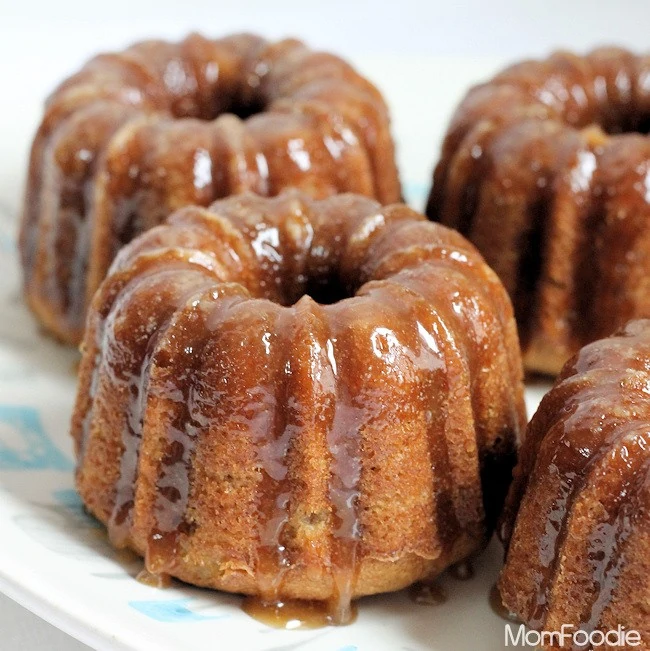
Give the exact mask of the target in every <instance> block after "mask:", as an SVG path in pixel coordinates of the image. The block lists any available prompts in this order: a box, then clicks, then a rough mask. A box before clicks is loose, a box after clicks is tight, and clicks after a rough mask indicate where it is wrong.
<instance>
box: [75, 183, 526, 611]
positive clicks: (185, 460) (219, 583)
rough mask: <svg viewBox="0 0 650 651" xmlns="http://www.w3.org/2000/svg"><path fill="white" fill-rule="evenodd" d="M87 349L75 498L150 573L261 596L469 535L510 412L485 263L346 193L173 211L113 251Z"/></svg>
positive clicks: (400, 583) (424, 557)
mask: <svg viewBox="0 0 650 651" xmlns="http://www.w3.org/2000/svg"><path fill="white" fill-rule="evenodd" d="M346 297H347V298H346ZM314 298H315V299H316V300H314ZM317 300H318V301H320V302H316V301H317ZM82 350H83V358H82V362H81V368H80V380H79V391H78V396H77V403H76V408H75V412H74V417H73V425H72V432H73V436H74V439H75V443H76V450H77V454H78V471H77V486H78V489H79V492H80V494H81V496H82V498H83V500H84V502H85V504H86V506H87V507H88V509H89V510H90V511H91V512H92V513H94V514H95V515H96V516H97V517H98V518H99V519H100V520H101V521H103V522H105V523H107V524H108V527H109V532H110V536H111V539H112V540H113V541H114V542H115V544H117V545H128V546H131V547H132V548H134V549H135V550H136V551H138V552H139V553H141V554H142V555H144V556H145V557H146V563H147V566H148V568H149V569H150V570H151V571H155V572H167V573H171V574H173V575H174V576H177V577H179V578H181V579H183V580H186V581H189V582H191V583H195V584H198V585H202V586H209V587H213V588H218V589H223V590H228V591H232V592H241V593H248V594H254V595H262V596H263V597H265V598H269V599H274V598H278V597H284V598H291V597H293V598H302V599H319V600H329V601H331V602H334V603H337V604H343V605H345V604H346V603H349V600H350V598H351V597H354V596H360V595H364V594H372V593H376V592H383V591H388V590H396V589H399V588H402V587H404V586H406V585H408V584H410V583H412V582H414V581H416V580H418V579H423V578H425V577H427V576H429V575H435V574H437V573H438V572H440V571H441V570H442V569H444V568H445V567H447V566H448V565H449V564H450V563H453V562H455V561H458V560H460V559H462V558H465V557H466V556H467V555H468V554H471V553H472V552H473V551H476V550H477V549H480V548H481V547H482V546H483V545H484V544H485V542H486V540H487V538H488V536H489V533H490V531H491V529H492V527H493V524H494V520H495V518H496V514H497V512H498V511H499V510H500V507H501V504H502V502H503V499H504V495H505V491H506V490H507V486H508V484H509V481H510V477H511V470H512V465H513V462H514V454H515V449H516V443H517V439H518V436H519V433H520V432H521V431H522V429H523V427H524V424H525V414H524V406H523V387H522V368H521V360H520V357H519V348H518V344H517V334H516V327H515V323H514V318H513V314H512V308H511V305H510V302H509V300H508V297H507V294H506V292H505V291H504V289H503V287H502V285H501V283H500V282H499V281H498V279H497V277H496V276H495V275H494V273H493V272H492V271H491V270H490V269H489V268H488V267H487V265H485V263H484V262H483V260H482V259H481V257H480V256H479V255H478V253H477V252H476V250H475V249H474V248H473V247H472V246H471V245H470V244H469V243H468V242H467V241H466V240H464V238H462V237H461V236H460V235H459V234H457V233H456V232H454V231H451V230H449V229H446V228H444V227H443V226H440V225H437V224H432V223H430V222H427V221H426V220H425V219H424V217H423V216H422V215H419V214H417V213H415V212H414V211H412V210H411V209H409V208H408V207H406V206H404V205H391V206H387V207H382V206H381V205H380V204H379V203H377V202H375V201H372V200H370V199H368V198H364V197H361V196H356V195H350V194H346V195H340V196H336V197H332V198H329V199H326V200H323V201H315V200H312V199H309V198H307V196H306V195H304V194H300V193H293V192H292V193H289V194H287V195H282V196H280V197H278V198H275V199H265V198H261V197H257V196H255V195H252V194H247V195H241V196H236V197H231V198H229V199H224V200H221V201H218V202H216V203H215V204H213V205H212V206H211V207H210V208H209V209H204V208H200V207H189V208H185V209H182V210H180V211H179V212H177V213H175V214H174V215H172V216H171V217H170V218H169V219H168V221H167V223H166V224H165V225H162V226H158V227H156V228H153V229H151V230H149V231H148V232H146V233H144V234H143V235H141V236H140V237H138V238H137V239H135V240H134V241H133V242H132V243H131V244H129V245H127V246H126V247H125V248H124V249H123V250H122V251H121V252H120V254H119V255H118V257H117V258H116V260H115V262H114V264H113V266H112V269H111V272H110V273H109V275H108V277H107V279H106V280H105V281H104V283H103V284H102V285H101V288H100V289H99V291H98V292H97V294H96V295H95V298H94V301H93V304H92V307H91V309H90V312H89V319H88V328H87V331H86V335H85V339H84V343H83V346H82Z"/></svg>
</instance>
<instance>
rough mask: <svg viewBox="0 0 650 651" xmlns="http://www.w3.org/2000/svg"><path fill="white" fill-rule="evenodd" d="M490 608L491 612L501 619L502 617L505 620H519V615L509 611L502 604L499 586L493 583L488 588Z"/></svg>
mask: <svg viewBox="0 0 650 651" xmlns="http://www.w3.org/2000/svg"><path fill="white" fill-rule="evenodd" d="M490 608H491V609H492V612H493V613H494V614H495V615H496V616H497V617H500V618H501V619H504V620H505V621H506V622H520V619H519V617H517V615H515V614H514V613H511V612H510V611H509V610H508V609H507V608H506V607H505V606H504V605H503V601H502V600H501V593H500V592H499V588H498V587H497V584H496V583H495V584H494V585H493V586H492V589H491V590H490Z"/></svg>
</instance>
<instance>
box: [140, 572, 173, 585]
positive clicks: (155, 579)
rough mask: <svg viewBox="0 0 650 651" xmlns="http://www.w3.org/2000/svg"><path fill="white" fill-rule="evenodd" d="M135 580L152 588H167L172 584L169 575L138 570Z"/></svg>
mask: <svg viewBox="0 0 650 651" xmlns="http://www.w3.org/2000/svg"><path fill="white" fill-rule="evenodd" d="M135 580H136V581H139V582H140V583H143V584H144V585H149V586H151V587H152V588H168V587H169V586H170V585H171V583H172V580H171V577H170V576H169V574H164V573H161V574H153V573H151V572H149V571H148V570H147V569H142V570H140V571H139V572H138V575H137V576H136V577H135Z"/></svg>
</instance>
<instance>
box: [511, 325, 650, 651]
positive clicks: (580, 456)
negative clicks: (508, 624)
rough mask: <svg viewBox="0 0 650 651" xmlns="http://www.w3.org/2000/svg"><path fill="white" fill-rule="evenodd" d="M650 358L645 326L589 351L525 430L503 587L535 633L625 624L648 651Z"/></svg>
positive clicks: (574, 361)
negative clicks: (565, 628) (633, 631)
mask: <svg viewBox="0 0 650 651" xmlns="http://www.w3.org/2000/svg"><path fill="white" fill-rule="evenodd" d="M649 360H650V321H648V320H639V321H633V322H631V323H629V324H628V325H627V326H626V327H625V328H624V329H623V330H621V331H620V332H618V333H617V334H615V335H614V336H612V337H610V338H608V339H603V340H600V341H597V342H595V343H592V344H590V345H588V346H586V347H585V348H583V349H582V350H581V351H580V353H579V354H578V355H577V356H576V357H574V358H573V359H572V360H571V361H569V362H568V363H567V364H566V366H565V367H564V369H563V371H562V373H561V374H560V376H559V377H558V379H557V381H556V383H555V385H554V387H553V389H552V390H551V391H550V392H549V393H548V394H547V395H546V396H545V397H544V399H543V400H542V403H541V405H540V407H539V409H538V411H537V413H536V414H535V416H534V417H533V419H532V421H531V423H530V425H529V427H528V431H527V433H526V438H525V441H524V444H523V446H522V448H521V451H520V459H519V463H518V465H517V468H516V470H515V475H514V476H515V478H514V482H513V485H512V486H511V489H510V493H509V495H508V500H507V504H506V509H505V515H504V519H503V525H502V528H501V529H502V531H501V535H502V538H503V539H504V541H505V543H506V545H507V556H506V563H505V567H504V569H503V572H502V574H501V578H500V581H499V588H500V591H501V595H502V597H503V601H504V604H505V605H506V606H507V607H508V608H509V609H510V610H512V611H513V612H514V613H516V614H517V615H518V616H519V617H520V618H521V619H522V620H523V621H524V622H525V623H526V624H528V625H529V626H531V627H532V628H534V629H537V630H546V631H556V630H560V627H561V626H562V624H567V625H573V626H574V627H575V629H574V630H578V629H580V630H585V631H587V632H590V631H593V630H602V631H608V630H615V629H616V628H617V626H619V625H621V626H623V627H625V628H626V629H627V630H636V631H638V632H639V633H640V634H641V635H642V637H643V644H642V646H640V647H638V648H643V649H646V648H649V647H650V616H649V615H650V512H649V511H648V504H650V401H649V400H648V391H649V387H650V362H649ZM545 648H547V647H545ZM548 648H549V649H550V648H553V649H554V648H559V647H554V646H550V647H548Z"/></svg>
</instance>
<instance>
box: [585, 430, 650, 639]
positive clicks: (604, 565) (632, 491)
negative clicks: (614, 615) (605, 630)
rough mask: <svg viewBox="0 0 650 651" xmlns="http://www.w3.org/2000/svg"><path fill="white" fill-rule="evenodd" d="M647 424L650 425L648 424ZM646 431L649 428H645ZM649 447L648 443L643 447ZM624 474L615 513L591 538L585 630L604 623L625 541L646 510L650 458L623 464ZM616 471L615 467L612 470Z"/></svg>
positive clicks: (623, 553) (619, 567)
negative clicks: (594, 587) (644, 499)
mask: <svg viewBox="0 0 650 651" xmlns="http://www.w3.org/2000/svg"><path fill="white" fill-rule="evenodd" d="M646 426H650V423H648V424H647V425H646ZM645 431H647V430H645ZM644 449H646V450H647V449H648V448H647V444H646V445H645V446H644ZM621 465H623V467H624V468H623V470H622V472H621V475H623V476H624V477H625V478H626V479H627V481H626V482H625V483H624V485H623V486H622V487H621V488H620V489H619V492H618V494H617V495H616V496H615V497H614V504H612V505H611V506H610V513H612V512H614V513H615V516H614V517H613V518H610V520H609V521H608V522H604V523H601V524H600V526H599V527H598V530H597V531H595V532H594V533H593V534H592V536H591V538H590V540H589V557H590V559H592V562H593V567H594V571H593V576H594V583H595V584H596V585H597V586H598V590H596V591H595V592H594V595H593V599H591V603H590V604H589V612H588V613H586V616H583V620H582V621H581V622H580V625H579V626H578V628H579V629H581V630H584V631H593V630H595V629H597V628H598V627H599V626H600V624H601V619H602V616H603V613H604V612H605V610H606V608H607V607H608V606H609V605H610V604H611V602H612V599H613V597H614V595H615V594H616V588H617V584H618V580H619V577H620V575H621V571H622V569H623V565H624V563H625V544H626V542H627V541H628V540H629V539H630V536H632V535H633V534H634V520H635V518H637V517H639V514H640V513H642V512H643V505H642V504H641V498H640V493H641V492H642V490H643V489H644V488H645V487H646V486H647V485H648V481H649V479H650V474H649V473H650V460H645V461H644V463H643V465H642V466H641V467H640V468H634V469H632V468H630V467H629V466H628V465H627V464H626V463H625V462H624V463H622V464H621ZM610 471H611V472H614V471H615V469H610Z"/></svg>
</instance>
